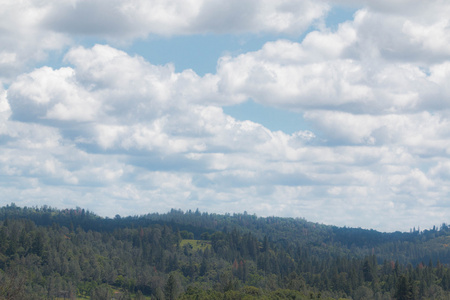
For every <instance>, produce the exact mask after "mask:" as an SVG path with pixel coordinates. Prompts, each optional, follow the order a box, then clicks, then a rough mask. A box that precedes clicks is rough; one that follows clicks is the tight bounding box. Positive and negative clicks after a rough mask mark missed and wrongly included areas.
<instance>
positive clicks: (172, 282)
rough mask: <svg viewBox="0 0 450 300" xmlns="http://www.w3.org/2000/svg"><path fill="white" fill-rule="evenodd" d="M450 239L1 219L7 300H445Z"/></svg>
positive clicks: (235, 225)
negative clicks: (317, 299)
mask: <svg viewBox="0 0 450 300" xmlns="http://www.w3.org/2000/svg"><path fill="white" fill-rule="evenodd" d="M448 245H450V232H449V228H448V227H447V225H446V224H443V225H442V226H441V228H439V229H437V228H434V229H432V230H425V231H422V232H418V231H413V232H410V233H400V232H396V233H381V232H377V231H374V230H363V229H355V228H339V227H335V226H326V225H321V224H316V223H311V222H308V221H306V220H304V219H292V218H278V217H268V218H260V217H257V216H255V215H248V214H246V213H244V214H233V215H229V214H226V215H218V214H207V213H201V212H199V211H195V212H193V211H188V212H183V211H180V210H172V211H170V212H168V213H166V214H147V215H142V216H129V217H120V216H118V215H117V216H116V217H115V218H114V219H109V218H101V217H99V216H97V215H96V214H94V213H92V212H89V211H86V210H84V209H81V208H77V209H65V210H57V209H52V208H50V207H41V208H20V207H17V206H15V205H14V204H11V205H7V206H6V207H2V208H0V270H1V271H0V299H3V298H5V299H49V298H54V297H67V298H72V299H75V297H85V298H90V299H112V297H113V295H114V298H115V299H150V297H152V299H175V298H182V299H214V298H220V299H222V298H223V297H224V296H226V299H243V298H245V297H246V298H245V299H264V298H266V299H275V298H276V299H311V298H318V297H321V298H334V299H337V298H348V299H350V298H351V299H392V298H397V299H422V298H423V299H443V298H442V297H446V296H449V295H450V294H449V291H450V269H449V268H448V266H447V264H449V263H450V252H449V247H448Z"/></svg>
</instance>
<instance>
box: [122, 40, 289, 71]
mask: <svg viewBox="0 0 450 300" xmlns="http://www.w3.org/2000/svg"><path fill="white" fill-rule="evenodd" d="M279 38H280V37H279V36H272V35H262V34H261V35H260V34H239V35H233V34H196V35H189V36H172V37H160V36H152V37H149V38H147V39H141V40H137V41H135V42H134V43H133V44H132V45H131V46H130V47H129V48H128V49H125V51H127V52H128V53H129V54H130V55H136V54H137V55H140V56H142V57H143V58H144V59H145V60H147V61H149V62H150V63H152V64H156V65H165V64H168V63H172V64H173V65H174V66H175V71H176V72H181V71H183V70H186V69H192V70H193V71H194V72H196V73H197V74H198V75H199V76H203V75H205V74H207V73H212V74H214V73H215V72H216V67H217V61H218V60H219V58H220V57H222V56H225V55H231V56H237V55H239V54H242V53H246V52H250V51H257V50H259V49H261V48H262V46H263V45H264V44H265V43H266V42H268V41H274V40H277V39H279Z"/></svg>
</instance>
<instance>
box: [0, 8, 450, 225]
mask: <svg viewBox="0 0 450 300" xmlns="http://www.w3.org/2000/svg"><path fill="white" fill-rule="evenodd" d="M449 15H450V2H449V1H446V0H430V1H422V0H408V1H406V0H395V1H393V0H377V1H369V0H358V1H357V0H295V1H294V0H280V1H273V0H257V1H256V0H239V1H237V0H229V1H218V0H179V1H177V0H89V1H87V0H58V1H56V0H53V1H51V0H40V1H35V0H22V1H16V0H0V195H1V197H0V204H1V205H7V204H9V203H12V202H14V203H15V204H16V205H18V206H28V207H30V206H42V205H49V206H52V207H55V208H60V209H63V208H75V207H82V208H85V209H89V210H90V211H93V212H94V213H96V214H98V215H100V216H109V217H113V216H115V215H116V214H119V215H121V216H128V215H142V214H146V213H151V212H160V213H164V212H167V211H169V210H170V209H171V208H175V209H181V210H184V211H186V210H189V209H191V210H196V209H197V208H198V209H199V210H200V211H202V212H209V213H243V212H244V211H246V212H247V213H249V214H256V215H257V216H280V217H294V218H297V217H298V218H305V219H306V220H308V221H313V222H319V223H324V224H330V225H336V226H348V227H362V228H368V229H369V228H373V229H376V230H380V231H388V232H391V231H397V230H399V231H409V229H410V228H412V227H415V228H418V227H420V228H421V229H427V228H431V227H432V226H433V225H437V226H439V225H440V224H442V223H443V222H446V223H447V222H449V218H448V216H449V215H450V199H449V196H450V109H449V108H450V85H449V84H448V83H449V82H450V19H449V18H448V16H449Z"/></svg>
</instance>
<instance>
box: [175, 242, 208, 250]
mask: <svg viewBox="0 0 450 300" xmlns="http://www.w3.org/2000/svg"><path fill="white" fill-rule="evenodd" d="M186 245H190V246H191V247H192V250H193V251H198V250H202V251H205V250H206V248H210V247H211V242H210V241H204V240H181V243H180V246H181V247H184V246H186Z"/></svg>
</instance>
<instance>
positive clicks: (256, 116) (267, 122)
mask: <svg viewBox="0 0 450 300" xmlns="http://www.w3.org/2000/svg"><path fill="white" fill-rule="evenodd" d="M223 111H224V113H226V114H228V115H230V116H232V117H233V118H235V119H237V120H240V121H246V120H249V121H252V122H255V123H259V124H261V125H263V126H264V127H266V128H267V129H270V130H271V131H277V130H281V131H283V132H285V133H288V134H292V133H294V132H296V131H300V130H310V131H312V128H311V126H310V124H309V123H308V122H307V121H306V120H305V119H304V118H303V114H301V113H295V112H291V111H287V110H282V109H277V108H274V107H268V106H264V105H262V104H259V103H256V102H254V101H252V100H248V101H246V102H244V103H241V104H238V105H233V106H226V107H224V108H223Z"/></svg>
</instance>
